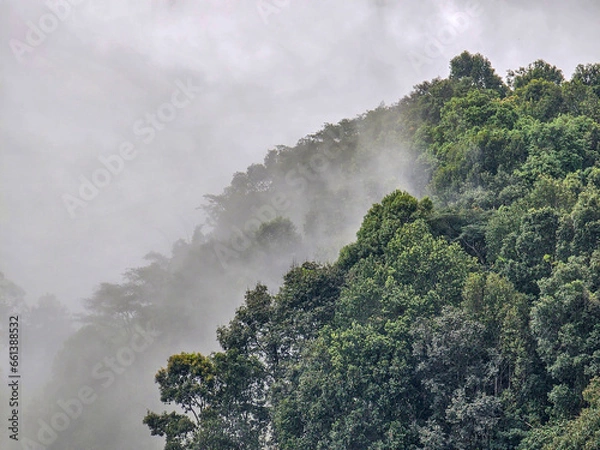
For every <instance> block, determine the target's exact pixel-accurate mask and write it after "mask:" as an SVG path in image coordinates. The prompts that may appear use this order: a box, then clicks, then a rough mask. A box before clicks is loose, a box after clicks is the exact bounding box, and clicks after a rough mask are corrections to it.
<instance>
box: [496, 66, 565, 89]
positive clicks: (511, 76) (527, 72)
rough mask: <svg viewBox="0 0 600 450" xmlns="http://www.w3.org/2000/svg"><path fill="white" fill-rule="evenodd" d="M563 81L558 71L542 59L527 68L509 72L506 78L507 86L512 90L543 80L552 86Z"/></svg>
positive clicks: (561, 74) (560, 72)
mask: <svg viewBox="0 0 600 450" xmlns="http://www.w3.org/2000/svg"><path fill="white" fill-rule="evenodd" d="M564 79H565V78H564V76H563V73H562V71H561V70H560V69H558V68H557V67H556V66H553V65H551V64H548V63H547V62H546V61H544V60H542V59H538V60H537V61H534V62H532V63H531V64H529V65H528V66H527V67H520V68H519V69H517V70H509V71H508V77H507V80H508V85H509V86H510V87H511V88H513V89H519V88H522V87H524V86H527V85H528V84H529V83H531V82H532V81H534V80H545V81H548V82H551V83H554V84H561V83H562V82H563V81H564Z"/></svg>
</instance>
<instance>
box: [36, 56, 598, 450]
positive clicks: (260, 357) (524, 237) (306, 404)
mask: <svg viewBox="0 0 600 450" xmlns="http://www.w3.org/2000/svg"><path fill="white" fill-rule="evenodd" d="M203 207H204V208H205V210H206V212H207V214H208V216H209V218H210V220H209V222H208V223H207V224H205V225H204V226H203V227H198V228H197V230H196V233H195V234H194V236H193V238H192V239H190V240H189V241H180V242H178V243H176V245H175V246H174V248H173V254H172V255H171V256H163V255H159V254H150V255H149V256H148V265H147V266H145V267H140V268H135V269H131V270H130V271H128V272H127V273H126V274H125V277H124V280H123V282H122V283H120V284H109V283H105V284H102V285H101V286H100V287H99V288H98V290H97V291H96V292H95V293H94V295H93V296H92V297H91V298H90V299H88V301H87V309H86V314H84V315H83V316H82V317H81V318H80V319H81V321H82V323H83V326H82V327H81V328H79V330H78V331H77V332H76V333H75V334H73V335H72V336H71V337H70V339H69V340H68V341H67V342H66V344H65V346H64V348H63V350H62V352H61V353H60V354H59V356H58V357H57V358H56V360H55V362H54V366H53V371H52V373H53V382H51V383H50V384H49V385H48V387H47V389H46V390H45V391H44V393H43V394H41V395H40V398H39V401H38V402H36V403H35V404H34V406H33V407H32V410H33V411H32V414H31V416H30V417H31V419H30V422H31V423H30V424H29V428H28V429H29V430H33V431H32V432H31V433H30V436H29V437H28V438H30V439H31V441H35V442H36V443H39V444H43V446H44V447H45V448H49V449H53V448H62V449H76V448H89V449H95V448H99V447H95V446H93V445H92V443H94V442H103V447H102V448H155V447H161V448H162V447H163V446H165V440H166V447H165V448H166V449H167V450H188V449H189V450H191V449H201V448H207V449H215V450H217V449H218V450H221V449H223V450H225V449H261V448H273V449H311V450H312V449H334V450H335V449H339V450H342V449H357V450H358V449H360V450H363V449H373V450H383V449H474V450H475V449H515V448H520V449H574V450H575V449H595V448H600V378H597V377H600V298H599V290H600V247H599V242H600V64H588V65H580V66H578V67H577V68H576V70H575V73H574V74H573V75H572V76H571V78H570V80H567V79H565V77H564V75H563V73H562V72H561V70H560V69H558V68H556V67H554V66H552V65H551V64H549V63H546V62H545V61H541V60H539V61H535V62H533V63H532V64H530V65H528V66H527V67H522V68H519V69H516V70H514V71H511V72H509V73H508V76H507V77H506V80H503V79H502V78H501V77H500V76H499V75H498V74H496V73H495V71H494V69H493V68H492V66H491V64H490V62H489V61H488V60H487V59H486V58H485V57H483V56H481V55H479V54H476V55H473V54H470V53H468V52H464V53H463V54H461V55H459V56H457V57H456V58H454V59H453V60H452V61H451V63H450V75H449V77H448V78H445V79H441V78H439V79H434V80H431V81H426V82H423V83H422V84H420V85H418V86H416V87H415V88H414V90H413V92H411V93H410V94H409V95H407V96H406V97H404V98H402V99H401V100H400V101H399V102H398V103H396V104H393V105H389V106H386V105H383V104H382V105H380V106H379V107H378V108H376V109H374V110H371V111H368V112H366V113H365V114H363V115H361V116H359V117H356V118H354V119H347V120H342V121H341V122H339V123H338V124H326V125H325V126H324V127H323V129H321V130H320V131H318V132H316V133H315V134H311V135H308V136H306V137H305V138H303V139H301V140H300V141H299V142H298V143H297V144H296V145H295V146H294V147H284V146H281V147H278V148H275V149H272V150H270V151H269V152H268V153H267V155H266V157H265V160H264V163H263V164H255V165H252V166H250V167H249V168H248V169H247V171H246V172H244V173H236V174H235V175H234V177H233V179H232V182H231V184H230V185H229V186H228V187H227V188H226V189H225V190H224V192H222V193H221V194H219V195H209V196H207V197H206V201H205V203H204V206H203ZM361 218H362V219H361ZM357 230H358V232H357ZM340 249H341V250H340ZM306 261H311V262H306ZM257 282H258V283H257ZM244 291H246V293H245V297H244V295H243V292H244ZM242 302H243V304H242ZM240 304H241V306H240ZM236 308H237V309H236ZM227 322H228V323H227ZM215 324H223V325H222V326H220V327H219V328H218V329H216V328H217V327H216V326H215ZM215 332H216V337H217V340H218V344H219V346H220V349H219V350H218V351H216V350H217V348H216V345H215V343H214V337H215ZM142 342H143V343H145V344H146V346H142V345H141V343H142ZM138 349H139V350H138ZM182 351H183V352H182ZM125 355H128V356H125ZM131 355H133V357H132V356H131ZM170 355H171V356H170ZM132 358H133V359H132ZM161 365H162V366H164V367H163V368H161V369H160V370H159V371H158V373H157V374H156V378H155V381H156V384H154V385H153V384H152V381H153V379H152V376H153V374H154V373H156V371H157V370H158V369H159V368H160V367H161ZM83 387H90V388H91V389H92V390H93V392H94V393H95V394H96V395H97V399H95V400H94V401H93V402H92V403H91V404H90V405H89V406H86V407H85V408H83V411H82V412H81V414H80V416H78V417H77V418H76V419H73V424H72V425H71V426H68V427H67V428H65V429H63V430H55V433H54V437H53V438H52V439H50V438H49V439H48V442H41V439H40V437H39V433H38V429H40V427H41V425H40V422H39V420H42V421H44V423H48V424H50V426H52V425H51V418H52V417H53V414H56V411H60V409H59V408H58V407H57V406H56V405H57V400H60V399H68V398H73V397H75V398H77V397H78V395H79V394H78V392H80V390H81V389H82V388H83ZM157 388H158V389H157ZM123 398H128V399H130V403H129V405H128V407H127V410H115V408H114V405H115V404H117V403H119V402H117V399H123ZM159 398H160V400H161V401H162V402H164V403H166V405H167V406H165V405H162V404H161V403H159V401H158V400H159ZM151 399H153V400H151ZM119 404H121V403H119ZM35 405H37V406H35ZM47 405H50V406H47ZM164 410H167V411H165V412H162V411H164ZM152 411H155V412H152ZM142 421H143V423H144V424H145V426H144V425H143V424H142ZM149 431H150V432H149ZM151 435H158V436H162V439H159V438H156V437H153V436H151ZM100 437H102V439H100ZM50 441H51V442H50ZM32 448H35V447H32Z"/></svg>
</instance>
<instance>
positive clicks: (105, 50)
mask: <svg viewBox="0 0 600 450" xmlns="http://www.w3.org/2000/svg"><path fill="white" fill-rule="evenodd" d="M98 3H100V2H87V1H84V2H80V4H78V5H76V6H73V7H72V10H71V11H70V12H69V13H68V14H67V17H66V18H65V19H64V20H62V21H60V23H59V24H58V25H57V26H56V30H55V31H53V32H51V33H48V34H47V35H46V37H45V38H41V39H40V38H38V39H40V40H41V42H40V43H39V44H38V45H37V46H35V47H34V46H30V47H29V48H28V49H26V50H23V49H22V48H21V47H18V46H17V47H16V48H15V46H16V45H17V44H15V42H14V40H15V39H16V40H19V41H20V42H22V43H23V45H28V44H27V40H26V39H27V33H28V31H29V30H30V28H29V27H28V25H27V23H28V22H29V21H31V22H32V23H33V24H37V25H38V26H39V21H40V19H41V18H42V17H43V14H45V13H46V12H47V7H46V6H45V5H44V4H43V2H33V1H31V2H16V1H4V2H3V3H2V5H0V8H2V10H1V14H0V16H1V18H0V20H1V25H0V27H1V28H0V40H1V42H2V46H1V50H0V51H1V53H0V54H1V57H2V61H3V64H2V83H1V89H2V91H1V95H2V97H1V99H2V101H1V104H0V123H1V129H0V142H1V143H2V178H1V180H2V192H3V198H2V213H1V214H2V215H1V220H2V231H1V233H2V235H1V236H2V238H1V239H2V241H1V243H2V245H1V247H0V248H1V252H2V253H1V254H0V264H1V265H0V270H1V271H2V272H3V273H4V274H5V275H6V276H7V277H8V278H9V279H11V280H13V281H14V282H16V283H17V284H18V285H20V286H22V287H23V288H24V289H25V290H26V292H27V294H28V297H27V298H28V299H29V301H32V299H36V298H37V297H39V296H40V295H42V294H44V293H46V292H50V293H53V294H56V295H57V297H58V298H60V299H61V301H63V302H66V303H67V304H68V305H69V306H70V307H72V308H75V309H77V308H78V307H79V304H80V300H81V299H82V298H84V297H86V296H88V295H89V294H90V292H91V291H92V289H93V288H94V286H95V285H97V283H99V282H100V281H117V280H118V279H119V278H120V275H121V273H122V272H123V271H124V270H125V269H126V268H127V267H132V266H135V265H137V264H139V263H140V262H141V258H142V256H143V255H145V254H146V253H147V252H148V251H151V250H156V251H160V252H164V253H168V252H169V251H170V247H171V245H172V243H173V242H174V241H176V240H177V239H179V238H184V239H186V238H189V237H190V236H191V233H192V232H193V229H194V227H195V226H196V225H197V224H199V223H201V222H202V221H203V216H202V213H201V211H200V210H198V209H196V208H197V207H198V206H199V205H200V204H201V203H202V196H203V195H204V194H207V193H218V192H220V191H221V190H222V188H223V187H224V186H226V185H227V184H228V182H229V181H230V178H231V175H232V174H233V172H235V171H238V170H243V169H245V167H246V166H248V165H249V164H251V163H253V162H260V161H261V160H262V158H263V157H264V154H265V153H266V151H267V150H268V149H269V148H272V147H273V146H274V145H277V144H286V145H292V144H293V143H295V142H296V141H297V140H298V139H299V138H301V137H302V136H304V135H306V134H307V133H310V132H314V131H316V130H317V129H318V128H320V127H321V126H322V124H323V123H324V122H337V121H338V120H341V119H343V118H346V117H353V116H355V115H356V114H359V113H361V112H364V111H365V110H367V109H369V108H373V107H375V106H377V105H378V104H379V103H380V102H381V101H385V102H386V103H388V104H389V103H393V102H395V101H397V100H398V99H399V98H401V97H402V96H403V95H405V94H407V93H408V92H409V90H410V88H411V87H412V86H413V85H414V84H416V83H418V82H420V81H422V80H424V79H430V78H433V77H435V76H438V75H439V76H445V75H447V72H448V69H447V67H448V61H449V59H450V58H452V57H453V56H455V55H456V54H458V53H460V52H461V51H462V50H464V49H468V50H469V51H471V52H481V53H483V54H484V55H486V56H487V57H488V58H490V60H491V61H492V63H493V65H494V67H495V68H496V70H497V71H498V73H500V74H501V75H504V74H505V73H506V70H507V69H509V68H515V67H518V66H519V65H526V64H527V63H529V62H531V61H533V60H535V59H538V58H544V59H546V60H547V61H549V62H551V63H553V64H555V65H557V66H559V67H560V68H562V69H563V71H564V72H565V74H566V75H567V76H568V75H570V73H572V71H573V69H574V67H575V65H576V64H578V63H585V62H591V61H594V58H597V56H598V53H597V41H598V36H599V34H600V32H599V31H598V28H597V26H596V25H597V21H596V19H597V17H598V15H597V12H598V6H597V4H596V3H594V2H591V1H588V2H570V3H569V4H568V5H567V4H564V3H563V2H558V1H556V2H550V1H543V2H542V1H540V2H537V4H536V5H535V6H534V3H533V2H532V3H531V4H529V5H528V6H526V7H525V8H524V7H523V5H522V2H508V1H498V2H493V3H492V4H489V5H488V3H487V2H486V3H484V2H481V3H478V2H470V3H461V2H444V3H443V6H441V5H440V4H439V3H438V2H418V3H417V2H394V1H377V2H375V1H373V2H368V1H356V2H353V3H352V6H350V5H349V4H347V3H344V2H336V1H325V2H320V3H319V4H318V5H310V6H308V5H307V4H305V3H303V2H298V1H293V0H290V1H289V2H279V3H277V2H272V3H269V2H235V1H216V0H215V1H208V0H207V1H200V2H195V3H194V2H190V1H188V2H184V1H182V0H180V1H179V2H174V4H173V5H171V6H169V5H168V3H169V2H160V1H154V2H153V3H151V2H150V1H147V2H145V1H142V0H137V1H134V0H130V1H129V2H123V1H105V2H102V3H103V4H102V5H99V4H98ZM277 4H280V5H281V6H277ZM269 5H270V6H269ZM457 13H461V15H460V16H457V15H456V14H457ZM456 17H460V20H457V19H456ZM51 25H52V24H51V23H49V24H48V25H45V26H46V27H49V26H51ZM43 26H44V25H43ZM448 30H454V33H451V32H449V31H448ZM44 34H45V33H44ZM11 40H13V41H11ZM11 42H12V48H11ZM33 42H34V43H35V41H33ZM177 80H179V81H180V82H186V83H187V82H188V80H193V81H192V82H193V83H194V85H196V86H199V87H200V88H199V91H200V92H199V93H198V94H197V95H196V97H195V98H194V99H192V101H191V102H190V104H189V105H187V106H185V107H184V108H182V109H181V110H177V115H176V117H175V119H174V120H173V121H172V122H170V123H168V124H165V126H164V129H161V130H157V132H156V136H155V138H154V139H152V141H151V142H150V143H148V144H146V143H144V142H142V141H141V139H140V137H139V136H135V135H134V131H133V127H134V124H135V123H136V121H138V120H144V117H145V115H146V114H147V113H154V114H156V110H157V108H158V107H160V106H161V105H162V104H163V103H165V102H168V101H169V99H170V96H171V94H172V91H173V90H174V89H176V86H175V83H176V82H177ZM144 137H145V136H144ZM126 141H130V142H132V143H134V144H135V146H136V149H135V151H136V156H135V157H134V159H132V160H131V161H126V163H125V167H124V169H123V170H122V172H120V173H118V174H117V175H113V176H112V178H111V179H110V181H108V183H107V184H106V186H105V187H102V188H100V189H99V192H98V193H97V195H96V196H95V197H94V198H93V199H92V200H91V201H88V202H86V205H85V206H81V207H79V206H77V207H74V210H76V215H75V217H72V215H71V214H69V211H68V209H67V208H66V206H65V204H64V201H63V196H64V195H65V194H68V195H73V196H77V195H78V189H79V188H80V186H81V184H82V181H81V178H80V177H85V178H86V179H88V180H91V178H92V175H93V174H94V171H95V170H97V169H99V168H102V167H103V165H102V164H101V163H100V162H99V160H98V158H99V157H101V156H104V157H105V158H106V157H108V156H109V155H113V154H117V153H118V150H119V146H120V145H121V144H122V143H123V142H126Z"/></svg>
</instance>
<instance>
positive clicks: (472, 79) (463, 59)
mask: <svg viewBox="0 0 600 450" xmlns="http://www.w3.org/2000/svg"><path fill="white" fill-rule="evenodd" d="M449 78H450V79H451V80H458V81H465V82H467V83H468V84H470V85H472V86H473V87H476V88H477V89H491V90H494V91H496V92H498V93H499V94H501V95H504V94H505V92H506V87H505V86H504V83H503V82H502V78H500V77H499V76H498V75H497V74H496V72H495V71H494V69H493V68H492V64H491V63H490V61H489V60H488V59H487V58H485V57H483V56H482V55H481V54H480V53H476V54H475V55H472V54H471V53H469V52H468V51H466V50H465V51H464V52H462V53H461V54H460V55H458V56H456V57H454V58H453V59H452V60H451V61H450V77H449Z"/></svg>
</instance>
